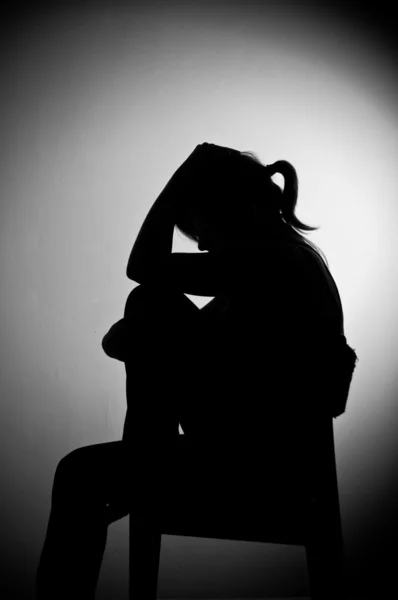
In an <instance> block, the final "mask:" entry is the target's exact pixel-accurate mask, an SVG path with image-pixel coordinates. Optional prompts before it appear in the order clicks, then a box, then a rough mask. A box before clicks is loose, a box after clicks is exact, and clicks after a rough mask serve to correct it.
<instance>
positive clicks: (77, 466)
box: [54, 448, 87, 487]
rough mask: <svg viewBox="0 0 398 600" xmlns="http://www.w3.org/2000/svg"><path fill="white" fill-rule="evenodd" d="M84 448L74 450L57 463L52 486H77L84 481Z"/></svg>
mask: <svg viewBox="0 0 398 600" xmlns="http://www.w3.org/2000/svg"><path fill="white" fill-rule="evenodd" d="M83 451H84V448H76V449H75V450H72V451H71V452H69V454H66V455H65V456H64V457H63V458H61V460H60V461H59V463H58V465H57V468H56V470H55V475H54V486H57V487H59V486H62V487H64V486H67V487H69V486H71V485H78V483H79V482H81V481H82V480H83V479H84V472H85V471H87V469H86V468H85V466H84V463H85V462H86V461H85V456H84V452H83Z"/></svg>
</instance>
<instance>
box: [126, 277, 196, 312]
mask: <svg viewBox="0 0 398 600" xmlns="http://www.w3.org/2000/svg"><path fill="white" fill-rule="evenodd" d="M133 314H134V315H135V316H138V315H142V316H145V315H147V316H148V317H150V318H151V319H153V318H156V316H158V317H160V318H162V317H167V318H174V319H179V320H185V321H186V320H192V321H195V320H197V319H198V318H199V314H200V310H199V309H198V307H197V306H196V304H194V303H193V302H192V301H191V300H189V298H187V297H186V296H185V294H184V293H183V292H180V291H178V290H173V289H172V288H169V287H165V288H161V287H159V286H156V285H155V284H141V285H138V286H137V287H135V288H134V289H133V290H132V291H131V292H130V294H129V296H128V298H127V301H126V304H125V309H124V316H125V317H127V316H131V315H133Z"/></svg>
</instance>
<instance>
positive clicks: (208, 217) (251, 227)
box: [176, 144, 317, 250]
mask: <svg viewBox="0 0 398 600" xmlns="http://www.w3.org/2000/svg"><path fill="white" fill-rule="evenodd" d="M200 149H201V153H202V156H201V158H200V161H198V168H197V172H196V176H195V181H193V182H192V190H189V192H188V194H187V196H185V197H184V200H183V202H182V203H181V205H180V210H179V213H178V215H177V218H176V227H177V228H178V229H179V230H180V231H181V232H182V233H183V234H184V235H186V236H187V237H188V238H189V239H191V240H193V241H195V242H197V243H198V244H199V249H200V250H210V249H212V248H215V247H217V246H222V245H224V244H230V243H232V244H233V242H239V241H242V240H265V241H266V240H269V239H270V238H272V239H275V238H278V239H281V240H282V239H292V238H294V239H296V240H297V239H299V238H301V240H303V241H304V242H305V243H309V242H308V241H307V240H305V238H303V237H302V236H301V235H300V233H299V230H302V231H313V230H315V229H317V227H311V226H309V225H305V224H304V223H302V222H301V221H299V220H298V219H297V217H296V215H295V208H296V204H297V195H298V179H297V173H296V170H295V169H294V167H293V166H292V165H291V164H290V163H289V162H287V161H284V160H279V161H277V162H275V163H273V164H272V165H268V166H265V165H263V164H262V163H261V161H260V160H259V159H258V158H257V156H256V155H255V154H254V153H252V152H240V151H238V150H234V149H231V148H225V147H222V146H216V145H214V144H202V145H201V146H200ZM198 156H199V154H198ZM275 173H280V174H281V175H282V176H283V179H284V188H283V190H282V189H281V188H280V187H279V186H278V185H277V184H276V183H275V182H274V181H273V180H272V176H273V175H275ZM209 246H211V247H209Z"/></svg>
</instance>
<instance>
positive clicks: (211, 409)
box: [194, 248, 343, 435]
mask: <svg viewBox="0 0 398 600" xmlns="http://www.w3.org/2000/svg"><path fill="white" fill-rule="evenodd" d="M268 251H269V250H268V249H265V250H264V252H265V253H267V252H268ZM293 255H294V256H293ZM257 256H258V259H257V262H258V264H259V265H261V250H260V252H259V254H258V255H257ZM248 260H249V255H248ZM267 261H268V264H269V257H268V256H267V257H264V265H265V266H264V274H262V273H261V271H260V272H258V278H257V281H255V282H253V285H252V286H248V285H246V286H242V287H241V288H239V287H238V288H237V290H236V291H235V292H234V293H231V294H225V295H221V296H218V297H215V298H214V299H213V300H212V301H211V302H209V303H208V304H207V305H206V306H205V307H204V308H203V309H202V310H201V311H200V312H201V332H202V342H201V346H200V354H199V358H198V360H199V361H200V360H202V361H203V360H204V357H205V362H206V368H207V376H206V377H204V378H202V381H201V384H200V385H198V388H197V389H198V395H197V397H196V423H197V425H198V427H199V429H200V428H202V429H203V428H205V427H207V428H208V432H210V431H211V427H213V428H214V430H215V431H218V432H220V431H222V430H223V426H224V430H225V432H227V431H228V430H229V431H230V432H232V431H234V430H237V429H239V428H241V430H242V431H244V432H245V433H249V432H250V431H251V432H253V434H254V435H256V434H257V433H258V434H259V435H260V433H261V431H264V432H265V431H266V430H267V428H268V433H269V432H270V431H271V429H270V427H271V423H273V424H272V428H274V426H275V424H276V421H277V420H278V419H279V418H282V419H285V418H286V416H287V415H288V412H289V411H291V410H292V408H294V407H296V408H298V406H299V403H298V398H297V395H298V393H299V392H298V391H296V390H298V387H299V386H298V382H296V381H292V378H291V377H290V374H291V373H292V366H293V365H295V367H297V357H300V358H301V357H303V355H304V354H305V352H306V350H305V343H306V342H308V344H309V345H310V343H311V339H312V334H313V333H314V334H316V335H319V334H320V333H321V332H322V331H324V332H325V333H326V332H328V331H333V332H336V333H340V332H343V312H342V307H341V301H340V297H339V293H338V289H337V286H336V284H335V282H334V279H333V277H332V275H331V274H330V272H329V270H328V268H327V267H326V265H324V263H323V261H322V259H321V258H320V257H319V256H318V255H317V254H316V252H315V251H314V250H312V249H311V248H308V249H307V248H294V249H292V263H293V264H294V268H293V270H291V271H290V272H289V273H288V274H286V276H284V275H283V268H284V266H286V262H283V261H286V256H285V257H284V259H283V261H281V264H280V265H276V267H275V270H274V271H273V273H272V276H271V275H270V274H269V273H267ZM275 261H276V263H277V261H278V258H277V254H276V255H275ZM285 270H286V271H288V269H285ZM276 274H277V275H276ZM295 373H296V375H295V378H297V371H295ZM292 377H293V376H292ZM289 386H291V387H289ZM304 401H305V399H304V398H300V402H304ZM194 402H195V401H194ZM289 403H290V405H289ZM209 413H210V414H211V415H212V426H210V420H209ZM201 416H202V417H203V418H202V422H201ZM264 419H265V420H264ZM287 430H288V428H286V431H287Z"/></svg>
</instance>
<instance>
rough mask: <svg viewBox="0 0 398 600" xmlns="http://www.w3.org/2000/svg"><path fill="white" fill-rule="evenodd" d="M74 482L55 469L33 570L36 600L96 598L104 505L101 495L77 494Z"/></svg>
mask: <svg viewBox="0 0 398 600" xmlns="http://www.w3.org/2000/svg"><path fill="white" fill-rule="evenodd" d="M61 462H62V461H61ZM75 485H76V483H75V484H74V482H73V478H72V477H67V476H64V473H63V469H57V472H56V475H55V478H54V486H53V494H52V506H51V513H50V518H49V523H48V528H47V534H46V538H45V542H44V546H43V550H42V553H41V556H40V560H39V565H38V569H37V573H36V598H37V600H50V599H51V600H55V599H57V600H66V599H68V600H70V599H71V598H73V599H74V600H83V599H84V600H94V598H95V590H96V586H97V582H98V577H99V572H100V568H101V563H102V559H103V555H104V551H105V545H106V539H107V528H108V522H107V518H106V505H105V504H104V505H102V504H101V499H100V498H96V499H93V498H90V499H89V498H87V497H83V496H82V497H80V498H79V497H76V496H75V495H74V494H73V492H72V489H73V490H75ZM72 486H73V488H72ZM71 488H72V489H71Z"/></svg>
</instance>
